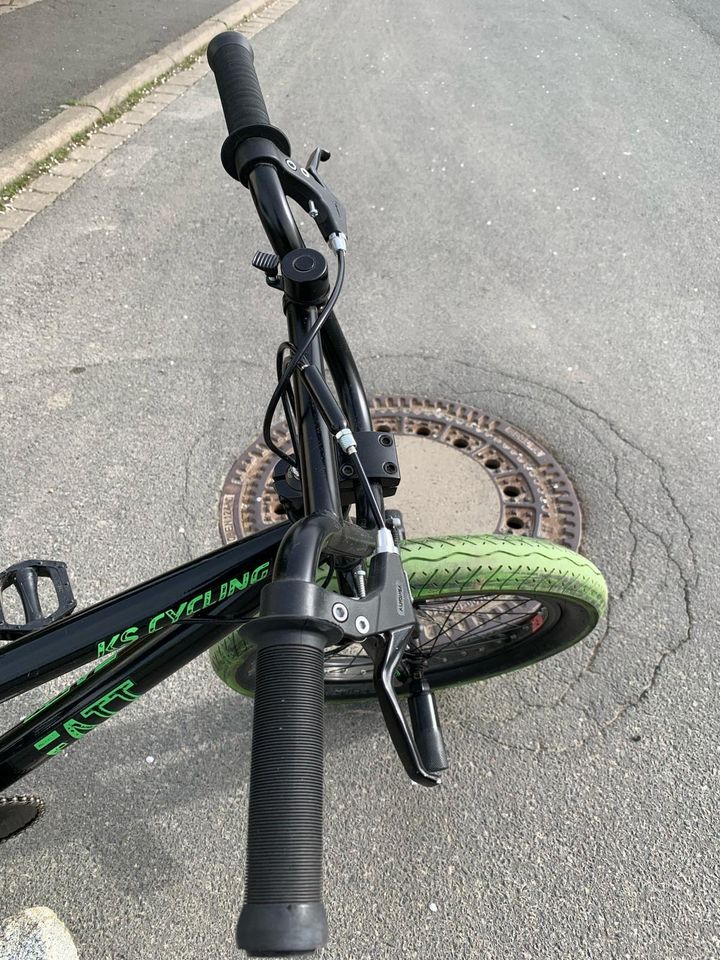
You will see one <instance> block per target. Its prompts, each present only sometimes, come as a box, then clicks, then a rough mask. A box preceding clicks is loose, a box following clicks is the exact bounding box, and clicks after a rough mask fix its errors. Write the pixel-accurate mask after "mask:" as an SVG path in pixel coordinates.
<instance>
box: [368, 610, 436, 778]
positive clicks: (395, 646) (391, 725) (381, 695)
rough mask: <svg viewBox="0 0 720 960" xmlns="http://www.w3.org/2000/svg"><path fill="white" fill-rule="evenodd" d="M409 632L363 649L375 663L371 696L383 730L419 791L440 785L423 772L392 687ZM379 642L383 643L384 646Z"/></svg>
mask: <svg viewBox="0 0 720 960" xmlns="http://www.w3.org/2000/svg"><path fill="white" fill-rule="evenodd" d="M413 629H414V627H409V628H408V627H403V628H402V629H400V630H388V631H387V632H386V633H385V634H381V636H380V637H375V638H373V639H372V640H368V641H367V643H366V647H368V648H369V650H370V653H371V655H372V657H373V660H374V661H375V674H374V681H375V692H376V694H377V698H378V701H379V703H380V709H381V710H382V715H383V718H384V720H385V726H386V727H387V729H388V733H389V734H390V739H391V740H392V743H393V746H394V747H395V751H396V753H397V755H398V757H399V758H400V761H401V762H402V765H403V767H404V768H405V772H406V773H407V775H408V776H409V777H410V779H411V780H414V781H415V783H419V784H421V785H422V786H423V787H435V786H437V785H438V784H439V783H440V782H441V781H440V777H439V776H437V775H436V774H434V773H431V772H430V771H429V770H427V769H426V767H425V765H424V763H423V762H422V759H421V758H420V753H419V751H418V748H417V744H416V743H415V738H414V737H413V735H412V733H411V732H410V728H409V727H408V725H407V721H406V720H405V714H404V713H403V712H402V709H401V707H400V701H399V700H398V698H397V694H396V693H395V687H394V686H393V677H394V676H395V671H396V670H397V668H398V664H399V663H400V660H401V658H402V655H403V653H404V652H405V648H406V647H407V644H408V640H409V639H410V636H411V635H412V632H413ZM382 641H384V646H383V642H382Z"/></svg>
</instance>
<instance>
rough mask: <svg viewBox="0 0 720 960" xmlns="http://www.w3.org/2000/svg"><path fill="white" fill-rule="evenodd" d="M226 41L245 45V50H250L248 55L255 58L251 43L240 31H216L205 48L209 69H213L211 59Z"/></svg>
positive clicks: (212, 59)
mask: <svg viewBox="0 0 720 960" xmlns="http://www.w3.org/2000/svg"><path fill="white" fill-rule="evenodd" d="M228 43H233V44H237V45H238V46H240V47H245V49H246V50H249V51H250V56H251V58H252V59H253V61H254V60H255V53H254V51H253V48H252V44H251V43H250V41H249V40H248V38H247V37H244V36H243V35H242V34H241V33H238V32H237V31H236V30H226V31H225V32H224V33H218V34H217V35H216V36H214V37H213V38H212V40H211V41H210V43H209V44H208V48H207V60H208V64H209V65H210V69H211V70H214V69H215V68H214V67H213V61H214V60H215V57H216V55H217V52H218V50H219V49H220V48H221V47H224V46H226V45H227V44H228Z"/></svg>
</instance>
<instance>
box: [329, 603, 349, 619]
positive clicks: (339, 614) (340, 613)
mask: <svg viewBox="0 0 720 960" xmlns="http://www.w3.org/2000/svg"><path fill="white" fill-rule="evenodd" d="M332 615H333V616H334V617H335V619H336V620H337V621H338V623H345V621H346V620H347V618H348V609H347V607H346V606H345V604H344V603H334V604H333V606H332Z"/></svg>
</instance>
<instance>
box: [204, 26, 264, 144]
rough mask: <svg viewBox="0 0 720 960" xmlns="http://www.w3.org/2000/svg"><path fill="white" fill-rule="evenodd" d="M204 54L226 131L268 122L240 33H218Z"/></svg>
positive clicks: (247, 45) (249, 50) (247, 46)
mask: <svg viewBox="0 0 720 960" xmlns="http://www.w3.org/2000/svg"><path fill="white" fill-rule="evenodd" d="M207 56H208V63H209V64H210V69H211V70H212V71H213V73H214V74H215V81H216V83H217V88H218V93H219V94H220V102H221V103H222V108H223V113H224V114H225V122H226V123H227V128H228V133H232V132H233V131H234V130H237V129H238V128H239V127H248V126H251V125H252V124H269V123H270V117H269V116H268V112H267V107H266V106H265V101H264V100H263V95H262V90H261V89H260V81H259V80H258V77H257V73H255V65H254V63H253V60H254V54H253V49H252V47H251V46H250V43H249V41H248V40H246V38H245V37H243V35H242V34H240V33H231V32H229V31H228V32H227V33H220V34H218V36H217V37H213V39H212V41H211V42H210V45H209V47H208V51H207Z"/></svg>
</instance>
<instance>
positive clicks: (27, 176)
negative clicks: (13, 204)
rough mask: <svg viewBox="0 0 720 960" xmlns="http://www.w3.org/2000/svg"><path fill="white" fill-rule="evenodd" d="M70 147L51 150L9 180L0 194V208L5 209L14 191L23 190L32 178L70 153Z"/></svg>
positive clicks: (41, 173)
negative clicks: (16, 176)
mask: <svg viewBox="0 0 720 960" xmlns="http://www.w3.org/2000/svg"><path fill="white" fill-rule="evenodd" d="M71 149H72V147H60V148H59V149H57V150H53V152H52V153H50V154H48V156H47V157H45V159H44V160H39V161H38V162H37V163H34V164H33V165H32V167H30V169H29V170H28V171H26V172H25V173H24V174H23V175H22V176H21V177H18V178H17V179H16V180H11V181H10V183H8V184H7V185H6V186H4V187H3V191H2V196H0V210H5V208H6V207H7V205H8V203H9V201H10V200H12V198H13V197H14V196H15V194H16V193H20V191H21V190H24V189H25V187H26V186H27V185H28V184H29V183H31V182H32V181H33V180H36V179H37V178H38V177H41V176H42V175H43V173H47V172H48V171H49V170H52V168H53V167H54V166H56V165H57V164H58V163H61V162H62V161H63V160H65V159H66V158H67V157H68V156H69V155H70V151H71Z"/></svg>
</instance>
